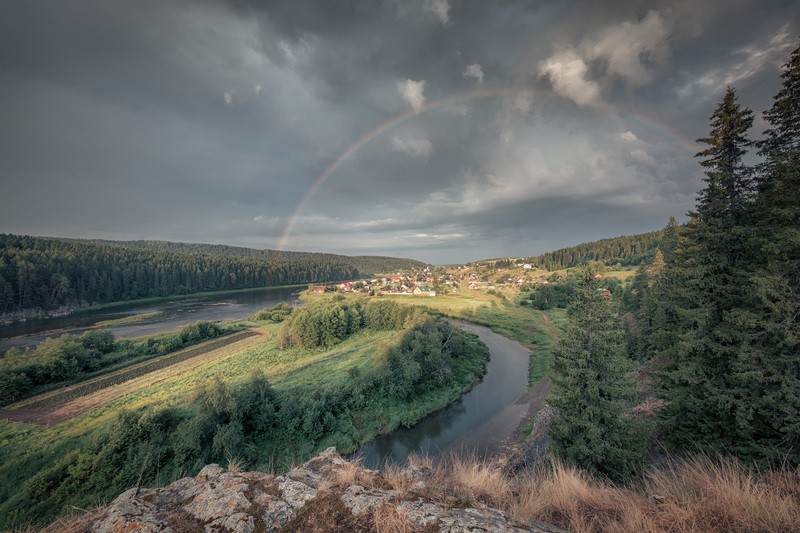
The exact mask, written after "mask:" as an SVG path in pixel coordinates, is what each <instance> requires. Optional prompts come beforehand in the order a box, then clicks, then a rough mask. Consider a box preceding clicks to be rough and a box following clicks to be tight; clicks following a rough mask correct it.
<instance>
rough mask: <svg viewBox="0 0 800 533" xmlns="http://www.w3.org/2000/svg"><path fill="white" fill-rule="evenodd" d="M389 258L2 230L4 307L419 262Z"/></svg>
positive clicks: (282, 281)
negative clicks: (68, 237)
mask: <svg viewBox="0 0 800 533" xmlns="http://www.w3.org/2000/svg"><path fill="white" fill-rule="evenodd" d="M420 265H422V263H419V262H418V261H411V260H404V259H394V258H384V257H348V256H342V255H334V254H314V253H303V252H285V253H282V254H278V253H277V252H274V251H272V250H250V249H248V248H237V247H226V246H214V245H194V244H183V243H165V242H159V241H132V242H131V243H125V242H115V241H81V240H66V239H52V238H43V237H27V236H17V235H5V234H3V235H0V313H12V312H19V311H22V312H24V311H29V310H43V311H47V310H51V309H55V308H58V307H61V306H70V307H79V306H83V305H87V304H98V303H107V302H115V301H121V300H133V299H137V298H148V297H155V296H172V295H176V294H189V293H193V292H203V291H225V290H233V289H249V288H254V287H267V286H279V285H295V284H304V283H311V282H324V281H333V280H344V279H352V278H355V277H358V276H359V275H361V274H369V273H372V272H374V271H381V270H384V269H385V270H391V269H396V268H401V267H404V268H408V267H409V266H420Z"/></svg>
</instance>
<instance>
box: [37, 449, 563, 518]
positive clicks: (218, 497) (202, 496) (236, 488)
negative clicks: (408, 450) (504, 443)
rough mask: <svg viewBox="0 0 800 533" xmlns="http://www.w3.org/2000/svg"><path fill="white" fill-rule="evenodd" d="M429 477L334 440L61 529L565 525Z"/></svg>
mask: <svg viewBox="0 0 800 533" xmlns="http://www.w3.org/2000/svg"><path fill="white" fill-rule="evenodd" d="M427 478H428V476H427V474H426V472H425V469H424V468H405V469H402V470H398V471H395V472H393V475H392V481H393V482H392V483H390V482H389V481H388V480H387V478H386V477H384V476H383V475H381V474H380V473H379V472H377V471H374V470H367V469H364V468H361V467H360V466H358V465H357V464H354V463H352V462H349V461H345V460H344V459H342V458H341V457H340V456H339V454H338V453H336V449H335V448H328V449H327V450H325V451H324V452H322V453H320V454H319V455H317V456H316V457H314V458H313V459H311V460H309V461H308V462H306V463H305V464H303V465H302V466H298V467H296V468H294V469H292V470H291V471H289V472H288V473H287V474H285V475H280V476H275V475H272V474H266V473H261V472H239V471H237V470H235V469H231V470H225V469H223V468H222V467H220V466H219V465H215V464H212V465H208V466H206V467H205V468H203V469H202V470H201V471H200V473H199V474H198V475H197V476H196V477H194V478H183V479H179V480H178V481H175V482H174V483H171V484H170V485H167V486H166V487H163V488H158V489H144V488H142V489H130V490H128V491H126V492H124V493H123V494H121V495H120V496H119V497H117V498H116V499H115V500H114V501H113V502H112V503H111V504H110V505H108V506H107V507H104V508H102V509H98V510H96V511H94V512H92V513H90V514H87V515H85V516H83V517H80V518H78V519H75V520H72V521H71V522H70V523H68V524H65V523H61V524H59V525H58V527H57V529H58V530H59V531H69V532H71V533H78V532H93V533H128V532H134V531H136V532H145V533H157V532H158V533H167V532H175V533H179V532H195V531H196V532H208V533H212V532H213V533H217V532H219V533H227V532H233V533H261V532H272V531H282V532H283V531H287V532H288V531H298V532H299V531H319V532H323V531H324V532H336V531H359V532H378V533H383V532H408V533H411V532H437V531H440V532H453V533H456V532H458V533H462V532H463V533H466V532H470V533H477V532H501V531H504V532H505V531H508V532H523V531H530V532H536V533H564V532H563V530H561V529H559V528H556V527H554V526H550V525H547V524H543V523H539V522H528V523H514V522H512V520H511V519H510V518H509V517H508V516H507V515H506V514H505V513H503V512H502V511H500V510H497V509H494V508H491V507H487V506H484V505H481V506H477V507H459V506H458V502H453V501H448V503H443V502H442V501H438V502H437V501H433V500H432V498H431V490H430V487H426V479H427ZM398 480H400V481H399V482H398ZM444 499H446V498H443V500H444ZM51 527H56V526H55V525H54V526H51ZM48 530H52V531H55V529H51V528H48Z"/></svg>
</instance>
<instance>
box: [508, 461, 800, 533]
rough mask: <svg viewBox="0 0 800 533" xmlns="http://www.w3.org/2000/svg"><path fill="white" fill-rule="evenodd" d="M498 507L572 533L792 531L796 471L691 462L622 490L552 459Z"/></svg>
mask: <svg viewBox="0 0 800 533" xmlns="http://www.w3.org/2000/svg"><path fill="white" fill-rule="evenodd" d="M506 504H507V507H506V509H507V510H508V511H509V513H510V514H511V516H512V517H514V518H515V519H517V520H521V521H524V520H529V519H537V520H542V521H545V522H551V523H554V524H557V525H559V526H561V527H565V528H567V529H569V530H571V531H574V532H575V533H595V532H598V533H599V532H611V533H622V532H627V531H641V532H643V533H667V532H669V533H679V532H690V531H691V532H699V531H701V532H710V533H746V532H747V533H757V532H763V533H767V532H773V533H780V532H785V533H790V532H795V533H796V532H798V531H800V471H798V470H795V471H789V470H784V471H780V472H773V473H770V474H767V475H758V474H757V473H755V472H752V471H750V470H748V469H747V468H745V467H744V466H742V464H741V463H739V462H737V461H734V460H718V461H712V460H710V459H708V458H697V459H690V460H685V461H674V462H673V464H672V465H671V466H669V467H666V468H660V469H655V470H652V471H651V472H650V473H649V474H647V476H646V477H645V479H644V481H643V482H642V483H641V484H640V486H638V487H636V488H632V489H623V488H618V487H614V486H611V485H608V484H606V483H602V482H600V481H597V480H594V479H591V478H590V477H588V476H587V475H586V474H584V473H582V472H580V471H579V470H577V469H574V468H571V467H567V466H564V465H562V464H560V463H558V462H554V463H553V464H552V465H551V466H550V467H549V468H547V469H543V470H541V471H539V472H533V473H529V474H528V475H527V476H525V477H523V478H520V479H518V481H517V483H516V487H515V490H514V497H513V498H512V499H511V500H509V501H507V502H506Z"/></svg>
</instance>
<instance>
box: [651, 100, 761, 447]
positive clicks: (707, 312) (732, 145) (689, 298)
mask: <svg viewBox="0 0 800 533" xmlns="http://www.w3.org/2000/svg"><path fill="white" fill-rule="evenodd" d="M752 123H753V114H752V112H751V111H750V110H749V109H747V108H743V107H741V106H740V105H739V104H738V103H737V101H736V94H735V92H734V91H733V89H731V88H729V89H728V90H727V92H726V94H725V97H724V98H723V101H722V102H721V103H720V104H719V106H718V107H717V109H716V110H715V112H714V114H713V116H712V117H711V131H710V134H709V136H708V137H706V138H703V139H700V140H699V142H702V143H705V144H707V145H708V148H707V149H706V150H703V151H702V152H700V153H698V154H697V156H698V157H702V158H703V160H702V161H701V163H700V164H701V165H702V166H703V167H704V168H705V169H706V171H705V174H706V179H705V182H706V184H707V185H706V187H705V188H704V189H703V190H702V191H701V192H700V194H699V196H698V202H697V212H696V213H690V216H691V220H690V222H689V224H687V225H686V226H685V227H684V228H683V229H682V230H681V231H679V232H678V240H677V243H676V244H675V249H674V251H673V252H672V254H673V255H674V266H673V268H671V269H670V271H669V273H668V275H667V282H666V284H665V285H666V288H667V290H668V291H669V306H668V307H669V309H670V310H671V312H674V313H675V315H676V316H675V320H676V323H675V324H672V325H668V327H667V330H666V331H670V332H671V335H668V336H671V339H670V342H668V343H667V342H665V341H666V339H661V348H662V349H663V351H662V355H663V356H664V359H663V361H662V362H665V363H666V368H665V372H663V373H662V376H661V378H662V379H661V383H660V385H661V387H662V389H661V394H662V395H663V396H664V399H665V400H667V402H668V403H667V406H666V407H665V409H664V410H663V411H662V421H663V426H664V430H665V431H664V435H665V437H666V439H667V441H668V442H670V443H672V444H674V445H676V446H679V447H684V448H685V447H691V448H699V449H701V450H704V451H713V452H722V453H734V454H736V455H748V453H749V451H750V442H751V437H750V433H751V427H752V411H751V409H750V407H749V405H748V404H747V401H746V397H747V395H746V391H745V390H743V388H742V387H743V383H742V382H741V380H738V379H737V378H736V377H735V375H734V374H735V372H736V365H737V361H738V360H739V359H740V358H745V357H747V351H748V349H749V345H748V343H747V342H746V341H747V338H748V333H749V332H748V331H747V330H746V329H745V328H742V324H741V318H742V313H743V310H746V309H748V308H749V307H751V302H750V301H749V300H748V294H747V291H745V290H744V287H746V286H747V284H748V282H749V279H750V277H751V276H750V272H749V270H748V268H749V264H748V261H747V260H748V252H749V246H750V243H751V242H752V237H753V234H752V228H751V226H750V225H749V223H748V217H749V209H750V205H751V203H752V195H753V180H752V172H751V171H750V169H749V168H748V167H746V166H745V165H744V163H743V162H742V157H743V156H744V155H745V154H746V153H747V149H748V148H749V147H750V146H751V145H752V142H751V141H750V140H749V139H748V138H747V131H748V129H749V128H750V127H751V126H752Z"/></svg>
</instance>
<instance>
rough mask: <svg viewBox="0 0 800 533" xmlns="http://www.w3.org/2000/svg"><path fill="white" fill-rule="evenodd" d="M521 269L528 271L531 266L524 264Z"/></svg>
mask: <svg viewBox="0 0 800 533" xmlns="http://www.w3.org/2000/svg"><path fill="white" fill-rule="evenodd" d="M522 268H524V269H525V270H530V269H532V268H533V266H531V264H530V263H525V264H524V265H522Z"/></svg>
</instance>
